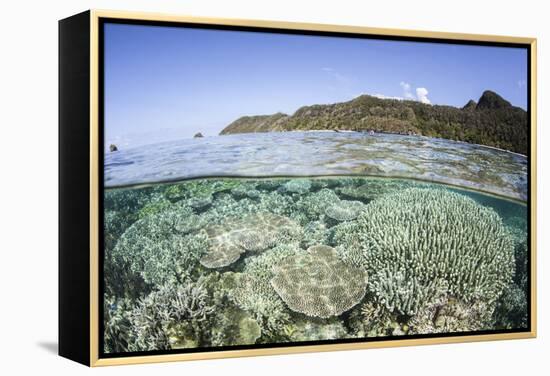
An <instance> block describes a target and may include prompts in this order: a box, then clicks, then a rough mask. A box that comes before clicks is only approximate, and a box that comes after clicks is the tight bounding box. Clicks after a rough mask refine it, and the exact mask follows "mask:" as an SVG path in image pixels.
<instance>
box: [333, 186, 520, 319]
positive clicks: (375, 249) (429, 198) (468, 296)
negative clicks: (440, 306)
mask: <svg viewBox="0 0 550 376" xmlns="http://www.w3.org/2000/svg"><path fill="white" fill-rule="evenodd" d="M347 230H348V231H338V232H336V233H335V236H334V240H335V242H337V243H339V244H340V246H339V247H340V249H339V251H340V253H341V254H342V255H343V256H346V255H347V256H348V257H347V260H352V261H353V263H354V264H355V265H361V266H362V267H363V268H365V269H366V270H368V271H370V275H371V277H372V278H371V279H370V281H369V288H370V289H371V290H372V291H373V292H374V293H375V294H376V295H377V296H378V298H379V299H380V301H381V302H383V304H385V305H386V307H387V308H388V309H389V310H390V311H396V312H399V313H402V314H406V315H414V314H415V313H417V312H418V311H419V310H420V309H422V308H423V306H424V305H426V304H428V303H429V299H430V298H431V297H434V296H436V295H437V294H438V290H441V289H442V288H443V287H442V286H444V285H445V284H446V287H445V289H446V293H447V294H448V295H449V296H453V297H456V298H458V299H461V300H463V301H464V302H467V303H468V302H474V301H478V300H481V301H484V302H488V303H493V302H495V301H496V299H498V297H499V296H500V295H501V294H502V291H503V290H504V288H505V287H506V286H507V285H508V284H509V283H510V282H511V280H512V276H513V274H514V258H513V243H512V240H511V238H510V236H509V233H508V231H506V229H505V227H504V226H503V224H502V221H501V219H500V217H499V216H498V214H497V213H496V212H495V211H494V210H492V209H490V208H487V207H484V206H481V205H479V204H477V203H476V202H475V201H474V200H472V199H470V198H468V197H466V196H463V195H460V194H457V193H452V192H450V191H447V190H443V189H420V188H411V189H407V190H405V191H402V192H398V193H395V194H391V195H387V196H383V197H381V198H379V199H377V200H374V201H372V202H371V203H369V204H368V205H367V208H366V209H365V211H364V212H363V213H362V214H361V215H360V216H359V218H358V220H357V223H356V224H352V225H350V227H349V228H347ZM344 259H346V257H344ZM418 297H420V298H418Z"/></svg>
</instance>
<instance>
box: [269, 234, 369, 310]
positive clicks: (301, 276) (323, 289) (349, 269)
mask: <svg viewBox="0 0 550 376" xmlns="http://www.w3.org/2000/svg"><path fill="white" fill-rule="evenodd" d="M274 274H275V276H274V277H273V279H271V285H272V286H273V288H274V289H275V291H277V293H278V294H279V296H280V297H281V298H282V299H283V300H284V302H285V303H286V304H287V305H288V307H289V308H290V309H291V310H293V311H296V312H300V313H303V314H306V315H308V316H312V317H319V318H329V317H331V316H339V315H341V314H342V313H344V312H346V311H348V310H349V309H351V308H352V307H354V306H355V305H356V304H357V303H359V302H360V301H361V300H362V299H363V297H364V296H365V293H366V281H367V274H366V272H365V271H364V270H362V269H359V268H356V267H353V266H349V265H346V264H345V263H343V262H342V261H341V260H340V259H338V257H337V255H336V251H335V250H334V248H332V247H329V246H325V245H317V246H313V247H310V248H308V250H307V252H306V253H304V254H298V255H296V256H291V257H287V258H286V259H284V260H282V261H281V262H280V263H278V264H277V265H276V266H275V267H274Z"/></svg>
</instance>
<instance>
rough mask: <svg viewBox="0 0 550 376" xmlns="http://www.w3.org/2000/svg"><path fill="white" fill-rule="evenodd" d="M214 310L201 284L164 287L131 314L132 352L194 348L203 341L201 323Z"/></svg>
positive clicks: (139, 304)
mask: <svg viewBox="0 0 550 376" xmlns="http://www.w3.org/2000/svg"><path fill="white" fill-rule="evenodd" d="M214 310H215V307H214V305H213V303H212V299H211V297H210V295H209V294H208V291H207V290H206V289H205V288H204V287H203V286H202V281H201V280H200V279H199V281H198V282H191V281H185V282H184V283H182V284H179V285H177V286H174V285H172V284H165V285H163V286H161V287H160V288H159V289H158V290H155V291H153V292H151V293H150V294H149V295H147V296H146V297H145V298H143V299H141V300H140V301H139V302H138V304H137V305H136V307H135V308H134V309H133V310H132V312H131V313H130V323H131V330H132V331H133V333H132V334H133V337H134V339H135V340H134V341H133V343H131V344H130V345H129V349H130V351H148V350H166V349H172V348H179V347H195V346H198V345H199V344H200V343H201V341H202V336H203V334H202V329H201V325H200V323H201V322H203V321H206V320H207V319H208V318H209V317H210V316H211V315H212V314H213V313H214Z"/></svg>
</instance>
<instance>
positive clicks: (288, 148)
mask: <svg viewBox="0 0 550 376" xmlns="http://www.w3.org/2000/svg"><path fill="white" fill-rule="evenodd" d="M104 171H105V180H104V183H105V187H106V188H112V187H121V186H130V185H138V184H149V183H159V182H169V181H179V180H186V179H190V178H199V177H285V176H286V177H293V176H295V177H299V176H379V177H392V178H412V179H418V180H423V181H428V182H439V183H445V184H450V185H454V186H459V187H464V188H469V189H476V190H480V191H483V192H487V193H493V194H497V195H501V196H505V197H509V198H512V199H517V200H521V201H526V200H527V193H528V187H527V171H528V160H527V157H526V156H523V155H520V154H516V153H511V152H507V151H504V150H499V149H495V148H490V147H485V146H481V145H474V144H468V143H464V142H455V141H451V140H443V139H436V138H428V137H422V136H405V135H395V134H374V135H369V134H366V133H359V132H332V131H330V132H326V131H324V132H323V131H309V132H283V133H252V134H236V135H226V136H216V137H205V138H196V139H181V140H176V141H170V142H164V143H158V144H152V145H145V146H139V147H135V148H129V149H120V150H119V151H117V152H114V153H110V152H108V151H107V152H106V154H105V165H104Z"/></svg>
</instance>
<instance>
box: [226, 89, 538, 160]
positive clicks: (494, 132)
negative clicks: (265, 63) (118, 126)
mask: <svg viewBox="0 0 550 376" xmlns="http://www.w3.org/2000/svg"><path fill="white" fill-rule="evenodd" d="M527 120H528V119H527V112H526V111H525V110H523V109H522V108H519V107H514V106H512V105H511V104H510V102H508V101H506V100H505V99H503V98H502V97H501V96H500V95H498V94H496V93H494V92H492V91H489V90H487V91H485V92H484V93H483V95H482V96H481V98H480V99H479V100H478V102H477V103H476V102H475V101H474V100H470V101H469V102H468V103H467V104H466V105H465V106H464V107H462V108H458V107H452V106H442V105H429V104H424V103H420V102H417V101H410V100H397V99H382V98H378V97H373V96H370V95H361V96H359V97H357V98H355V99H353V100H351V101H348V102H341V103H334V104H323V105H319V104H317V105H311V106H304V107H301V108H299V109H298V110H297V111H296V112H295V113H294V114H292V115H286V114H283V113H280V112H279V113H275V114H273V115H258V116H243V117H241V118H239V119H237V120H235V121H234V122H232V123H231V124H229V125H228V126H227V127H225V128H224V129H223V130H222V131H221V132H220V134H221V135H226V134H235V133H253V132H283V131H295V130H298V131H307V130H332V131H339V130H349V131H361V132H370V131H374V132H386V133H399V134H418V135H423V136H429V137H440V138H446V139H450V140H459V141H465V142H470V143H476V144H482V145H488V146H494V147H498V148H501V149H506V150H511V151H514V152H518V153H522V154H527V152H528V134H529V125H528V121H527Z"/></svg>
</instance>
